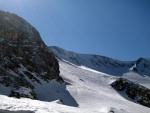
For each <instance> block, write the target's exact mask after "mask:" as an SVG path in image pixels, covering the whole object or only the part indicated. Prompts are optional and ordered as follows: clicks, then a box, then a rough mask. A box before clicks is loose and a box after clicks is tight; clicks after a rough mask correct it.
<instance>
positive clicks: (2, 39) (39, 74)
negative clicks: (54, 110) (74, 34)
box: [0, 11, 62, 99]
mask: <svg viewBox="0 0 150 113" xmlns="http://www.w3.org/2000/svg"><path fill="white" fill-rule="evenodd" d="M0 71H1V75H0V77H1V79H0V83H1V84H3V85H4V86H7V87H8V91H9V93H7V94H6V95H9V96H18V95H19V96H25V97H28V98H34V99H37V98H39V97H37V98H36V92H35V91H34V88H35V85H33V84H41V82H42V81H47V82H49V81H50V80H52V79H58V78H59V80H62V79H61V78H60V76H59V65H58V61H57V59H56V58H55V57H54V56H53V54H52V53H51V52H50V51H49V50H48V48H47V46H46V45H45V43H44V42H43V40H42V39H41V37H40V34H39V32H38V31H37V30H36V29H35V28H34V27H33V26H32V25H31V24H29V23H28V22H27V21H25V20H24V19H22V18H21V17H19V16H17V15H15V14H11V13H8V12H4V11H0ZM22 89H23V90H27V91H26V92H30V93H28V94H19V93H18V90H22ZM1 93H2V94H3V93H4V94H5V92H3V91H1Z"/></svg>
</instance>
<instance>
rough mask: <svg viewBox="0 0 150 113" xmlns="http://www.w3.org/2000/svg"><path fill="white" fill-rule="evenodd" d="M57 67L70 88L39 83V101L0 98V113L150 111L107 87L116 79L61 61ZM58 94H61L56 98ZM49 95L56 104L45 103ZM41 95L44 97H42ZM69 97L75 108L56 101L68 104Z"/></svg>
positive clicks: (149, 112) (136, 112) (133, 112)
mask: <svg viewBox="0 0 150 113" xmlns="http://www.w3.org/2000/svg"><path fill="white" fill-rule="evenodd" d="M59 64H60V72H61V73H60V75H61V76H62V77H63V78H64V80H65V81H66V82H69V83H70V85H67V87H66V86H65V84H60V83H58V82H56V81H55V80H52V81H51V82H50V83H47V82H44V81H42V85H37V87H36V88H35V89H36V90H37V92H39V94H38V96H39V97H41V99H40V100H31V99H26V98H21V99H16V98H9V97H7V96H4V95H0V100H1V101H0V113H113V112H114V113H150V108H147V107H144V106H142V105H139V104H137V103H134V102H132V101H130V100H128V99H126V98H124V97H123V96H121V95H120V94H119V93H118V92H117V91H115V90H114V89H113V88H112V87H111V86H110V85H109V84H110V83H112V82H113V81H115V80H116V79H117V77H114V76H112V75H108V74H104V73H101V72H97V71H94V70H92V69H89V68H86V67H80V66H75V65H72V64H69V62H67V63H66V62H64V61H62V60H59ZM24 70H25V69H24ZM130 74H131V73H130ZM132 74H133V73H132ZM125 75H126V76H127V74H125ZM125 75H124V76H125ZM134 76H135V77H136V76H137V75H136V74H135V75H134ZM131 79H132V78H131ZM47 88H49V89H50V90H47ZM46 90H47V91H46ZM21 91H22V90H21ZM57 91H60V93H58V94H57ZM44 93H45V94H44ZM52 93H54V94H57V95H56V98H55V99H56V100H53V101H52V100H51V102H50V101H47V102H46V101H44V99H45V100H47V99H51V95H54V94H52ZM68 94H69V95H68ZM43 95H45V96H46V97H42V96H43ZM71 96H72V98H74V101H76V103H77V104H78V106H76V107H72V106H71V105H70V106H69V105H67V104H66V105H63V102H61V100H59V98H60V97H61V98H62V99H63V100H66V101H67V100H68V102H69V101H70V100H69V98H71ZM127 98H128V97H127ZM42 99H43V101H41V100H42ZM53 99H54V97H53ZM71 102H72V101H71ZM66 103H67V102H66Z"/></svg>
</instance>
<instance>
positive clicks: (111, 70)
mask: <svg viewBox="0 0 150 113" xmlns="http://www.w3.org/2000/svg"><path fill="white" fill-rule="evenodd" d="M49 49H50V51H52V52H53V53H54V54H55V55H56V56H57V57H58V58H60V59H62V60H64V61H66V62H70V63H72V64H75V65H77V66H85V67H88V68H91V69H93V70H97V71H100V72H103V73H107V74H110V75H115V76H121V75H123V74H124V73H126V72H129V71H134V72H137V73H139V74H141V75H148V76H150V59H145V58H139V59H137V60H136V61H119V60H115V59H111V58H108V57H105V56H100V55H90V54H79V53H75V52H71V51H67V50H64V49H61V48H59V47H56V46H52V47H49Z"/></svg>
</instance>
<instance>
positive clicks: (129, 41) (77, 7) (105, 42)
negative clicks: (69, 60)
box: [0, 0, 150, 60]
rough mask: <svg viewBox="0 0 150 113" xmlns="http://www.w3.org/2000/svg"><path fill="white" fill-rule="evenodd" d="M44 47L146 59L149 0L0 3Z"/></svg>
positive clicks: (149, 45) (149, 42)
mask: <svg viewBox="0 0 150 113" xmlns="http://www.w3.org/2000/svg"><path fill="white" fill-rule="evenodd" d="M0 10H4V11H9V12H12V13H15V14H17V15H19V16H21V17H23V18H24V19H25V20H27V21H28V22H29V23H31V24H32V25H33V26H34V27H35V28H36V29H37V30H38V31H39V32H40V34H41V37H42V39H43V40H44V42H45V43H46V44H47V45H48V46H52V45H55V46H59V47H61V48H64V49H67V50H71V51H75V52H78V53H87V54H90V53H93V54H99V55H103V56H108V57H111V58H115V59H119V60H135V59H137V58H139V57H145V58H150V0H0Z"/></svg>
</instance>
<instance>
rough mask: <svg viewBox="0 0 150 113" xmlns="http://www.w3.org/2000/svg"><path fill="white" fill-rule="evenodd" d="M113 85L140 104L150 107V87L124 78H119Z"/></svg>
mask: <svg viewBox="0 0 150 113" xmlns="http://www.w3.org/2000/svg"><path fill="white" fill-rule="evenodd" d="M111 86H112V87H113V88H114V89H116V90H117V91H120V92H121V91H125V94H126V95H127V96H128V97H129V98H131V99H133V100H136V101H137V102H138V103H139V104H141V105H144V106H147V107H150V89H147V88H146V87H144V86H141V85H139V84H137V83H134V82H132V81H129V80H127V79H123V78H119V79H118V80H116V81H115V82H113V83H112V84H111Z"/></svg>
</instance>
